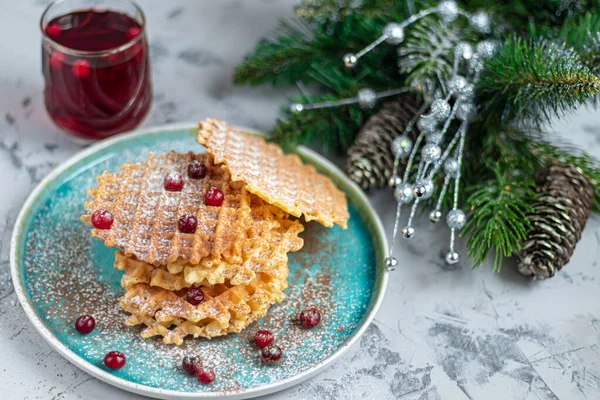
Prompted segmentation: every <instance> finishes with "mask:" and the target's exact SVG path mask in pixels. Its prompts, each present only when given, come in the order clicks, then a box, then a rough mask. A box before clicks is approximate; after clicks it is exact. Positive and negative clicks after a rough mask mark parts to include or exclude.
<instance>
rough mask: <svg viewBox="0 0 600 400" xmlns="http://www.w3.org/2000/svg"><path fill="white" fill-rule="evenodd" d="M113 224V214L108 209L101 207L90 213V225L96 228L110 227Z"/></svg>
mask: <svg viewBox="0 0 600 400" xmlns="http://www.w3.org/2000/svg"><path fill="white" fill-rule="evenodd" d="M112 224H113V215H112V214H111V212H110V211H108V210H105V209H103V208H101V209H99V210H96V211H94V213H93V214H92V225H94V228H96V229H110V227H111V226H112Z"/></svg>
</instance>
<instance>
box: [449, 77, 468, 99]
mask: <svg viewBox="0 0 600 400" xmlns="http://www.w3.org/2000/svg"><path fill="white" fill-rule="evenodd" d="M467 85H468V82H467V78H465V77H464V76H460V75H456V76H454V77H452V78H450V81H448V89H450V91H451V92H453V93H454V96H455V97H458V96H460V95H461V93H462V91H463V89H464V88H465V87H466V86H467Z"/></svg>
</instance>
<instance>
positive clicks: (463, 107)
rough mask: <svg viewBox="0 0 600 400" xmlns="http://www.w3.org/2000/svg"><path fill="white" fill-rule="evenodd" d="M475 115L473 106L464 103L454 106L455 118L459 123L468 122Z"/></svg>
mask: <svg viewBox="0 0 600 400" xmlns="http://www.w3.org/2000/svg"><path fill="white" fill-rule="evenodd" d="M473 114H475V104H473V103H471V102H468V101H465V102H461V103H459V104H458V106H456V118H458V119H459V120H461V121H468V120H469V119H471V117H473Z"/></svg>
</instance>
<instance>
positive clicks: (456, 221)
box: [446, 209, 467, 230]
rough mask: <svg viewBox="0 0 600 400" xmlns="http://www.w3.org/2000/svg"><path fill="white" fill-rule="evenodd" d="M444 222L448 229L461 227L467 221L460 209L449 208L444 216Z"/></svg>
mask: <svg viewBox="0 0 600 400" xmlns="http://www.w3.org/2000/svg"><path fill="white" fill-rule="evenodd" d="M446 223H447V224H448V227H449V228H450V229H458V230H460V229H462V228H463V227H464V226H465V224H466V223H467V216H466V215H465V212H464V211H463V210H461V209H456V210H451V211H450V212H449V213H448V215H447V216H446Z"/></svg>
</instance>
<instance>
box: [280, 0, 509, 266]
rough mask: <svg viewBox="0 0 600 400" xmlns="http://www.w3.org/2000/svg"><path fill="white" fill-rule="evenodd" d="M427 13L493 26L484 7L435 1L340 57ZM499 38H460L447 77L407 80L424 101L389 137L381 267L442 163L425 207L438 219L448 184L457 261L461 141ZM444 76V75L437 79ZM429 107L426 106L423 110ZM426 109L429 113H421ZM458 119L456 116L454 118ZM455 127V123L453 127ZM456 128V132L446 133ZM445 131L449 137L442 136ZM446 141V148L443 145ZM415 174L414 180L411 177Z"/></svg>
mask: <svg viewBox="0 0 600 400" xmlns="http://www.w3.org/2000/svg"><path fill="white" fill-rule="evenodd" d="M431 14H437V15H438V16H439V17H440V18H441V19H442V21H444V23H445V24H448V25H449V26H450V24H451V23H452V21H454V20H455V19H457V18H458V17H459V16H463V17H466V18H467V19H468V22H469V24H470V25H471V26H472V27H474V28H475V29H477V30H478V31H479V32H481V33H483V34H488V33H490V32H491V31H492V29H491V26H490V23H491V21H490V17H489V16H488V14H486V13H484V12H476V13H474V14H470V13H468V12H467V11H465V10H462V9H460V8H459V7H458V5H457V3H456V1H453V0H442V1H441V2H440V3H439V5H438V6H436V7H431V8H428V9H423V10H421V11H419V12H418V13H416V14H414V15H412V16H410V17H409V18H408V19H406V20H405V21H401V22H390V23H388V24H387V25H386V26H385V27H384V28H383V30H382V34H381V36H380V37H379V38H377V39H376V40H374V41H373V42H372V43H370V44H369V45H367V46H366V47H365V48H363V49H361V50H360V51H358V52H356V53H348V54H346V55H345V56H344V57H343V62H344V65H345V66H346V67H348V68H352V67H355V66H356V64H357V63H358V60H359V59H360V58H361V57H363V56H364V55H365V54H367V53H368V52H370V51H372V50H373V49H375V48H376V47H377V46H379V45H381V44H382V43H387V44H391V45H398V44H400V43H401V42H402V41H404V39H405V35H406V32H405V29H406V28H407V27H409V26H410V25H411V24H413V23H414V22H416V21H418V20H420V19H422V18H424V17H426V16H428V15H431ZM498 46H499V45H498V42H495V41H491V40H484V41H481V42H479V43H477V44H476V45H474V44H473V43H468V42H466V41H462V42H459V43H458V44H457V45H456V46H455V47H454V62H453V64H452V65H453V69H452V74H451V77H450V78H449V79H447V78H446V77H442V76H440V75H439V74H438V76H437V79H433V78H428V79H426V80H423V81H418V82H417V81H415V82H413V83H412V84H411V87H412V88H413V90H416V91H418V92H420V93H421V94H422V95H423V99H424V100H425V104H427V105H428V106H423V107H422V108H421V109H420V110H419V112H418V114H417V115H415V117H414V118H413V120H411V122H410V123H409V124H407V126H406V128H405V131H404V133H403V134H402V135H401V136H399V137H397V138H396V139H394V141H393V142H392V151H393V153H394V155H395V161H394V170H393V175H392V176H391V178H390V179H389V182H388V184H389V186H390V187H392V188H394V197H395V198H396V200H397V201H398V207H397V212H396V219H395V223H394V230H393V232H394V233H393V239H392V243H391V246H390V249H389V256H388V257H387V258H386V259H385V268H386V269H387V270H389V271H392V270H394V269H395V268H396V266H397V264H398V261H397V260H396V258H394V257H393V251H394V247H393V245H394V239H395V238H396V234H397V233H398V232H399V231H400V232H401V233H402V235H403V236H404V237H405V238H407V239H408V238H411V237H413V236H414V235H415V229H414V228H413V227H412V221H413V218H414V217H415V215H416V213H417V209H418V207H419V204H420V203H421V201H425V200H426V199H429V198H431V197H432V196H433V194H434V189H435V188H434V184H433V182H434V181H433V179H436V182H437V181H439V180H438V178H437V175H436V174H438V173H439V171H440V169H442V168H443V170H444V172H445V176H444V177H443V184H442V186H441V187H440V190H439V197H438V199H436V202H435V206H434V209H433V210H432V211H431V212H430V213H429V219H430V220H431V221H432V222H438V221H440V220H441V218H442V216H443V215H444V213H443V212H442V210H441V205H442V204H443V200H444V196H445V195H446V194H447V193H448V191H449V188H451V186H453V187H452V189H453V190H452V192H451V193H453V196H454V198H453V202H452V203H453V205H452V209H451V210H450V211H449V212H448V213H447V215H446V223H447V224H448V226H449V227H450V250H449V251H448V254H447V255H446V262H447V263H448V264H456V263H457V262H458V261H459V258H460V256H459V255H458V253H457V252H456V251H455V249H454V245H455V239H456V231H458V230H460V229H462V228H463V227H464V226H465V224H466V221H467V218H466V215H465V213H464V212H463V211H462V210H460V209H459V208H458V200H459V197H458V193H459V192H460V180H461V164H462V158H463V153H464V147H465V138H466V134H467V130H468V126H469V121H470V120H471V118H472V117H473V115H474V113H475V112H476V110H477V106H476V104H475V85H474V83H475V82H477V80H478V79H479V75H480V74H481V72H482V70H483V68H484V60H485V59H486V58H490V57H492V56H493V55H494V53H495V52H496V51H497V49H498ZM441 80H443V81H441ZM406 90H407V89H405V88H402V89H396V90H387V91H384V92H380V93H376V92H375V91H373V90H371V89H362V90H360V91H359V92H358V93H357V95H356V97H353V98H348V99H342V100H338V101H329V102H323V103H316V104H304V105H302V104H292V106H291V107H290V110H291V111H292V112H302V111H304V110H313V109H319V108H327V107H336V106H343V105H348V104H356V103H358V105H359V106H360V107H361V108H373V107H374V106H375V104H376V102H377V100H378V99H380V98H384V97H388V96H395V95H397V94H399V93H403V92H405V91H406ZM427 109H428V110H427ZM426 111H428V113H425V112H426ZM453 120H457V122H456V123H455V122H453ZM415 125H416V128H418V132H419V135H418V137H417V139H416V140H415V141H414V142H413V141H412V140H411V139H410V137H409V136H408V135H409V134H410V133H411V132H413V128H414V127H415ZM457 128H458V129H457ZM451 131H454V133H453V134H452V133H450V132H451ZM446 136H448V139H447V140H445V139H446ZM442 143H445V148H443V147H442ZM401 158H405V159H407V161H406V166H405V169H404V172H403V174H402V175H401V174H400V171H399V170H398V169H399V168H400V165H402V164H403V163H401V162H400V159H401ZM411 177H415V181H414V184H413V183H409V179H410V178H411ZM409 203H412V204H411V205H410V214H409V217H408V223H407V225H406V226H405V227H404V228H402V229H401V230H399V221H400V217H401V212H402V208H403V207H404V206H405V205H408V204H409Z"/></svg>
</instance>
